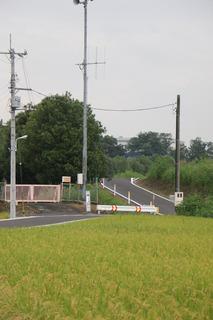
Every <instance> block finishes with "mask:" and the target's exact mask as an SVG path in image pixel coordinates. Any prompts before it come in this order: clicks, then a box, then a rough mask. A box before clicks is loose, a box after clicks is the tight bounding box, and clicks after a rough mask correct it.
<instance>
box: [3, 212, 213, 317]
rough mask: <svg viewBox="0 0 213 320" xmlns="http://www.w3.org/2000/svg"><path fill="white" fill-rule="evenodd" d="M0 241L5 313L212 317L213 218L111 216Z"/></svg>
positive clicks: (13, 233)
mask: <svg viewBox="0 0 213 320" xmlns="http://www.w3.org/2000/svg"><path fill="white" fill-rule="evenodd" d="M0 242H1V246H0V256H1V264H0V274H1V281H0V289H1V290H0V319H2V320H5V319H7V320H14V319H20V320H21V319H23V320H24V319H31V320H43V319H45V320H57V319H58V320H59V319H60V320H61V319H64V320H65V319H67V320H68V319H72V320H75V319H79V320H82V319H83V320H94V319H97V320H98V319H108V320H110V319H111V320H114V319H124V320H125V319H126V320H127V319H128V320H129V319H132V320H133V319H134V320H137V319H138V320H141V319H143V320H154V319H162V320H171V319H181V320H182V319H188V320H192V319H206V320H208V319H209V320H210V319H212V318H213V305H212V296H213V282H212V279H213V269H212V265H213V251H212V242H213V220H208V221H207V220H206V219H202V218H197V219H192V218H190V217H151V216H142V215H140V216H121V215H119V216H113V217H112V216H111V217H109V216H108V217H105V218H100V219H96V220H90V221H84V222H81V223H75V224H69V225H64V226H58V227H51V228H35V229H10V230H5V229H2V230H0Z"/></svg>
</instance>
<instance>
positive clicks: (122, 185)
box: [105, 179, 175, 214]
mask: <svg viewBox="0 0 213 320" xmlns="http://www.w3.org/2000/svg"><path fill="white" fill-rule="evenodd" d="M105 185H106V186H107V187H109V188H111V189H113V188H114V185H116V191H117V192H119V193H121V194H122V195H124V196H126V197H127V196H128V191H130V194H131V199H132V200H133V201H136V202H138V203H139V204H141V205H149V204H150V202H151V201H153V193H152V192H147V191H145V190H142V189H140V188H139V187H136V186H134V185H132V184H131V181H130V179H129V180H127V179H112V180H105ZM154 205H155V206H156V207H159V209H160V213H164V214H174V213H175V207H174V204H173V203H172V202H171V201H170V200H168V199H166V198H164V197H161V196H157V195H154Z"/></svg>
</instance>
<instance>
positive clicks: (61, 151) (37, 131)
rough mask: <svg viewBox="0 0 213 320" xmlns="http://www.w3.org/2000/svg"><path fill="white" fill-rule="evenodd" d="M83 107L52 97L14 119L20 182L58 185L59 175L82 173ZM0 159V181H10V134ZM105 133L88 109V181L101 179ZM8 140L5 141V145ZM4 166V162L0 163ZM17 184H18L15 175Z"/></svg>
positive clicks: (65, 96)
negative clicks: (20, 174)
mask: <svg viewBox="0 0 213 320" xmlns="http://www.w3.org/2000/svg"><path fill="white" fill-rule="evenodd" d="M82 117H83V105H82V103H81V102H79V101H78V100H74V99H72V98H71V96H70V95H69V94H66V95H63V96H58V95H56V96H51V97H48V98H45V99H44V100H42V102H41V103H39V104H38V105H37V106H36V109H35V110H33V111H26V112H24V113H23V112H22V113H20V114H18V115H17V117H16V127H17V137H18V136H22V135H28V138H27V140H25V141H23V140H20V141H18V152H17V163H19V161H20V156H21V157H22V159H21V162H22V166H23V181H24V182H25V183H26V182H33V183H36V182H38V183H59V182H60V181H61V176H62V175H69V176H72V177H73V179H74V180H75V178H76V175H77V173H79V172H82V160H81V159H82V136H83V135H82V123H83V118H82ZM8 127H9V124H8V126H7V127H6V128H5V129H4V130H5V131H6V132H5V133H4V132H3V133H4V134H5V135H6V136H7V137H6V139H5V144H4V148H3V149H2V150H0V154H1V155H0V159H1V160H3V159H4V161H5V162H6V163H7V165H3V166H1V169H2V170H1V179H2V178H4V177H5V178H6V179H7V180H9V154H8V149H7V148H8V145H9V130H8ZM103 132H104V129H103V127H102V125H101V124H100V122H98V121H97V120H95V117H94V114H93V113H92V111H91V109H90V108H88V178H89V179H90V177H94V176H103V175H104V174H105V170H106V157H105V155H104V152H103V150H102V147H101V139H102V134H103ZM3 133H2V134H3ZM6 140H7V141H6ZM2 164H4V162H2ZM17 181H18V182H20V178H19V175H18V174H17Z"/></svg>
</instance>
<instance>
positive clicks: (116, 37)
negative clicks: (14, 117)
mask: <svg viewBox="0 0 213 320" xmlns="http://www.w3.org/2000/svg"><path fill="white" fill-rule="evenodd" d="M0 4H1V10H0V21H1V28H0V51H5V50H8V49H9V33H12V37H13V47H14V48H15V49H16V50H17V51H23V49H26V50H27V51H28V56H27V57H26V58H25V63H24V64H25V69H26V73H27V75H28V77H29V82H30V86H31V87H32V88H33V89H35V90H37V91H40V92H43V93H45V94H56V93H59V94H61V93H64V92H66V91H70V92H71V93H72V95H73V97H74V98H77V99H79V100H82V96H83V81H82V73H81V71H80V70H79V68H78V67H77V66H76V63H81V62H82V59H83V6H82V5H79V6H75V5H74V4H73V1H72V0H60V1H52V0H51V1H50V0H45V1H44V0H36V1H34V0H31V1H29V0H19V1H17V0H0ZM88 45H89V60H90V62H94V61H96V48H98V59H99V60H100V61H102V60H104V59H105V60H106V66H102V65H100V66H99V67H98V68H97V72H96V68H95V67H94V66H89V83H88V86H89V97H88V102H89V103H90V104H91V106H93V107H96V108H115V109H120V108H122V109H134V108H142V107H153V106H156V107H157V106H161V105H164V104H168V103H173V102H176V96H177V94H180V95H181V140H183V141H185V142H186V143H187V144H188V142H189V140H190V139H194V138H195V137H198V136H199V137H201V138H202V139H203V140H204V141H212V140H213V125H212V122H213V1H212V0H161V1H159V0H149V1H144V0H135V1H128V0H117V1H115V0H94V1H93V2H90V3H89V5H88ZM16 71H17V74H18V79H19V81H18V84H17V85H18V86H26V84H25V77H24V72H23V65H22V60H21V59H17V61H16ZM9 73H10V65H9V61H8V60H7V58H6V57H5V56H4V55H1V56H0V118H3V120H4V121H6V120H8V119H9V117H10V113H9V107H8V99H9V93H8V88H7V87H8V82H9V77H10V75H9ZM20 95H21V96H22V103H23V104H24V103H27V102H29V99H32V100H33V102H34V103H37V102H39V101H40V99H41V98H42V97H40V96H38V95H34V94H33V95H32V96H31V97H29V95H28V94H27V93H21V94H20ZM95 114H96V118H97V119H98V120H100V121H101V123H102V124H103V125H104V126H105V127H106V129H107V133H108V134H112V135H113V136H115V137H118V136H125V137H132V136H136V135H137V134H138V133H139V132H140V131H157V132H171V133H172V135H173V136H174V135H175V113H174V111H173V110H172V108H166V109H161V110H154V111H143V112H131V113H115V112H114V113H113V112H103V111H95Z"/></svg>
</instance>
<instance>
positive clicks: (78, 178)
mask: <svg viewBox="0 0 213 320" xmlns="http://www.w3.org/2000/svg"><path fill="white" fill-rule="evenodd" d="M77 184H83V173H78V175H77Z"/></svg>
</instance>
